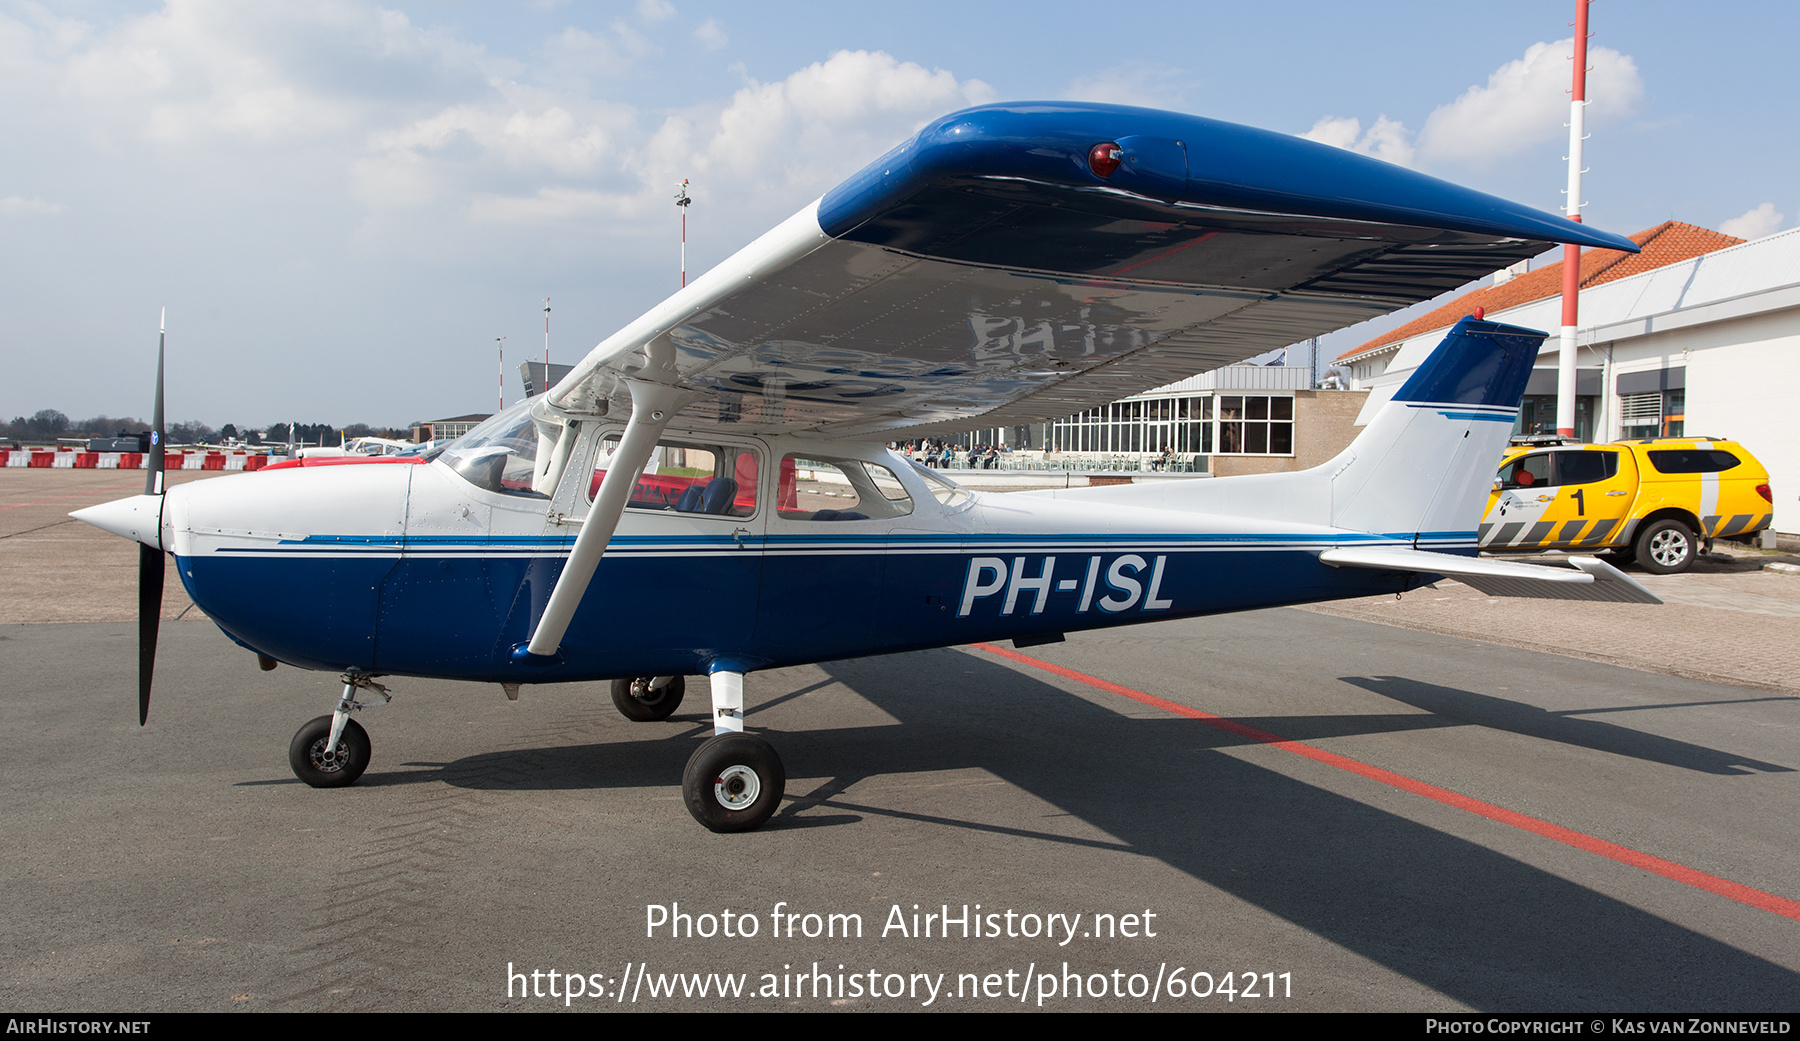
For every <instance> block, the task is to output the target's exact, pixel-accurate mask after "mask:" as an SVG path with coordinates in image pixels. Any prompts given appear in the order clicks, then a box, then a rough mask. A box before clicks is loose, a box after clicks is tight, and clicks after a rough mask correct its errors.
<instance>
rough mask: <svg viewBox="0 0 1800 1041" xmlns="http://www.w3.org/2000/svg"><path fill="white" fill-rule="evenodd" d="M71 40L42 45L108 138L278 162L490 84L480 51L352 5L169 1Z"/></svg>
mask: <svg viewBox="0 0 1800 1041" xmlns="http://www.w3.org/2000/svg"><path fill="white" fill-rule="evenodd" d="M65 40H67V34H65ZM65 40H56V39H53V38H52V37H51V36H50V35H49V34H45V35H44V36H43V37H42V38H41V40H40V46H41V48H42V50H44V51H47V52H49V55H48V56H50V57H52V58H53V60H55V61H57V62H58V63H59V64H60V65H61V70H60V76H59V79H60V81H61V87H62V91H63V96H64V98H65V99H67V100H68V102H69V103H70V104H72V105H73V106H74V107H75V108H76V109H77V110H78V113H79V115H80V117H82V121H83V122H84V123H85V124H87V125H88V126H89V127H90V129H91V131H92V132H95V133H97V134H99V135H101V136H103V137H108V138H111V139H113V140H119V139H130V138H137V139H142V140H149V141H153V142H158V143H162V144H169V145H175V144H181V145H187V144H192V143H196V142H200V141H205V140H208V139H215V140H221V141H229V142H231V143H232V144H233V145H235V146H237V147H242V146H243V145H245V144H257V145H263V146H268V147H272V148H275V149H277V150H281V149H286V148H291V147H293V146H296V145H308V144H312V143H315V142H321V141H325V142H330V141H334V140H341V139H342V138H343V137H344V136H345V135H346V134H353V133H355V132H357V131H358V130H359V129H361V128H362V127H365V126H367V125H368V124H369V123H370V122H371V121H378V120H380V119H381V118H382V116H383V110H384V109H388V110H391V109H393V108H395V107H405V106H407V105H409V104H413V103H417V102H418V101H420V100H423V99H425V98H428V97H440V98H441V97H442V96H444V94H446V93H449V94H452V95H454V94H457V93H467V92H469V91H471V90H474V89H478V88H479V86H480V85H481V84H482V83H483V81H484V80H485V78H486V77H485V75H484V74H483V72H482V70H481V68H480V65H481V54H480V49H479V48H475V47H470V46H468V45H466V44H461V43H457V42H455V41H453V40H450V39H449V38H447V37H444V36H441V35H439V34H437V33H433V32H429V31H425V30H421V29H419V28H418V27H416V26H414V25H412V24H411V23H410V22H408V21H407V19H406V17H405V16H404V15H401V14H398V13H396V12H392V11H383V10H370V9H366V8H362V7H358V6H352V5H349V4H345V3H321V4H314V5H299V6H291V7H290V6H284V5H274V4H268V5H263V4H256V5H235V4H226V5H212V4H204V3H197V2H192V0H173V2H170V3H169V4H167V5H166V6H165V7H164V8H163V9H162V10H160V11H157V12H154V13H152V14H148V15H144V16H141V17H137V18H133V19H129V20H126V21H124V22H121V23H118V24H116V25H113V26H109V27H108V29H107V30H106V31H104V32H96V31H90V32H86V33H81V34H77V35H76V36H75V37H74V38H73V40H67V42H65ZM59 52H60V53H59Z"/></svg>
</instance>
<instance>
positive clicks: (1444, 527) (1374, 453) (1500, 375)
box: [1329, 318, 1545, 553]
mask: <svg viewBox="0 0 1800 1041" xmlns="http://www.w3.org/2000/svg"><path fill="white" fill-rule="evenodd" d="M1544 336H1545V334H1544V333H1541V332H1538V331H1536V330H1532V329H1521V328H1518V327H1516V326H1510V325H1501V324H1499V323H1497V322H1485V321H1478V320H1476V319H1474V318H1464V319H1463V320H1462V321H1460V322H1458V323H1456V326H1455V327H1454V328H1452V329H1451V330H1450V333H1449V335H1447V336H1445V337H1444V342H1443V343H1441V344H1439V345H1438V347H1437V350H1435V351H1433V352H1432V353H1431V356H1430V357H1428V358H1426V359H1425V363H1424V364H1423V365H1421V366H1419V367H1418V369H1416V370H1414V372H1413V374H1412V376H1411V377H1410V378H1409V379H1408V380H1407V381H1406V383H1405V384H1404V385H1403V386H1402V387H1401V388H1400V390H1399V391H1398V392H1396V393H1395V394H1394V397H1393V400H1391V401H1389V402H1388V403H1387V404H1386V405H1383V406H1382V408H1381V411H1380V412H1378V413H1376V416H1375V419H1374V421H1373V422H1371V423H1370V424H1369V425H1368V427H1367V428H1366V429H1365V430H1364V431H1363V433H1362V435H1361V436H1359V437H1358V438H1357V439H1356V440H1355V441H1354V442H1352V443H1351V445H1350V447H1349V448H1348V449H1346V450H1345V452H1344V454H1343V455H1341V456H1339V457H1338V458H1337V459H1336V460H1334V461H1333V463H1331V464H1329V465H1331V466H1333V467H1335V472H1334V473H1333V475H1332V478H1331V482H1332V488H1331V524H1332V526H1333V527H1339V528H1349V529H1351V530H1354V531H1368V532H1375V533H1377V534H1406V535H1408V536H1413V537H1414V541H1415V545H1416V546H1417V548H1419V549H1434V550H1440V551H1447V552H1458V551H1460V552H1465V553H1473V552H1474V551H1475V527H1476V525H1477V523H1479V521H1480V519H1481V507H1482V505H1483V503H1484V502H1485V501H1486V494H1487V489H1488V486H1489V485H1490V484H1491V483H1492V482H1493V477H1494V466H1495V465H1496V464H1497V463H1498V462H1499V460H1500V456H1501V453H1502V452H1504V451H1505V448H1506V442H1507V439H1508V437H1510V436H1511V434H1512V429H1513V424H1514V422H1515V421H1516V420H1517V419H1518V414H1519V403H1520V401H1521V400H1523V398H1524V395H1525V383H1526V381H1527V380H1529V379H1530V378H1531V366H1532V363H1533V362H1534V361H1535V360H1536V359H1537V352H1538V347H1539V345H1540V344H1542V343H1543V341H1544Z"/></svg>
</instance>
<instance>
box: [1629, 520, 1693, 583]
mask: <svg viewBox="0 0 1800 1041" xmlns="http://www.w3.org/2000/svg"><path fill="white" fill-rule="evenodd" d="M1694 546H1695V537H1694V532H1693V530H1692V529H1691V528H1689V527H1688V526H1687V525H1685V524H1683V523H1681V522H1680V521H1678V520H1659V521H1657V522H1656V523H1654V524H1652V525H1650V526H1649V527H1647V528H1645V529H1644V530H1643V531H1641V532H1639V533H1638V537H1637V540H1636V543H1635V545H1634V546H1633V552H1634V554H1635V555H1636V557H1637V564H1638V566H1639V567H1641V568H1643V569H1644V570H1645V571H1648V572H1650V573H1651V574H1653V575H1673V574H1677V573H1679V572H1682V571H1686V570H1687V569H1688V567H1689V566H1690V565H1692V564H1693V563H1694Z"/></svg>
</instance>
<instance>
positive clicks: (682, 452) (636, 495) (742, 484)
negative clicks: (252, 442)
mask: <svg viewBox="0 0 1800 1041" xmlns="http://www.w3.org/2000/svg"><path fill="white" fill-rule="evenodd" d="M618 450H619V439H618V437H617V436H611V437H608V438H606V439H605V440H603V441H602V442H601V443H600V457H599V459H598V460H597V461H596V462H595V464H594V475H593V477H592V478H591V479H590V480H589V481H588V501H589V502H592V501H593V500H594V496H596V495H598V494H599V493H600V482H601V481H603V480H605V478H606V470H607V467H608V464H609V463H610V462H611V460H612V457H613V455H614V453H616V452H617V451H618ZM759 474H760V462H759V459H758V456H757V453H756V451H755V450H754V449H750V448H744V447H740V446H738V445H721V444H706V443H703V442H699V441H685V440H679V441H678V440H668V441H659V442H657V445H656V448H655V450H654V451H652V452H651V453H650V461H649V462H648V463H646V464H645V465H644V471H643V473H641V474H639V475H638V479H637V483H636V484H634V485H633V486H632V489H631V497H630V499H629V500H627V501H626V503H625V508H626V509H629V510H654V511H666V512H674V513H696V514H704V515H710V516H714V517H749V516H751V515H753V514H755V513H756V492H757V486H758V483H759Z"/></svg>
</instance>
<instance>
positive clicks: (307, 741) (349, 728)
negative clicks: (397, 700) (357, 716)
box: [288, 673, 394, 788]
mask: <svg viewBox="0 0 1800 1041" xmlns="http://www.w3.org/2000/svg"><path fill="white" fill-rule="evenodd" d="M358 688H360V689H363V690H368V691H372V692H374V693H375V695H376V696H377V697H379V698H381V704H384V705H385V704H387V703H388V702H390V701H392V700H394V699H393V696H392V695H390V694H389V693H388V689H387V688H386V687H384V686H382V685H381V684H379V683H376V682H375V681H374V680H373V679H371V678H369V677H368V676H364V675H361V674H360V673H345V674H344V693H343V694H342V695H341V696H339V698H338V704H337V711H335V712H333V713H332V714H331V715H329V716H320V717H319V718H317V719H315V720H312V721H311V722H309V723H307V724H306V725H305V726H303V727H301V728H300V730H299V732H297V733H296V734H294V740H292V741H290V742H289V743H288V765H289V766H290V767H292V768H293V770H294V776H295V777H298V778H300V779H301V780H302V781H305V782H306V783H307V784H309V785H311V786H312V787H314V788H342V787H344V786H345V785H348V784H354V783H355V782H356V779H357V778H358V777H361V776H362V774H363V771H364V770H366V769H368V768H369V754H370V745H369V734H368V731H366V730H364V729H363V728H362V725H361V724H359V723H357V722H356V720H354V719H351V718H350V713H352V712H354V711H356V710H357V709H359V708H364V707H366V705H368V704H370V703H369V702H360V701H357V700H356V691H357V690H358Z"/></svg>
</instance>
